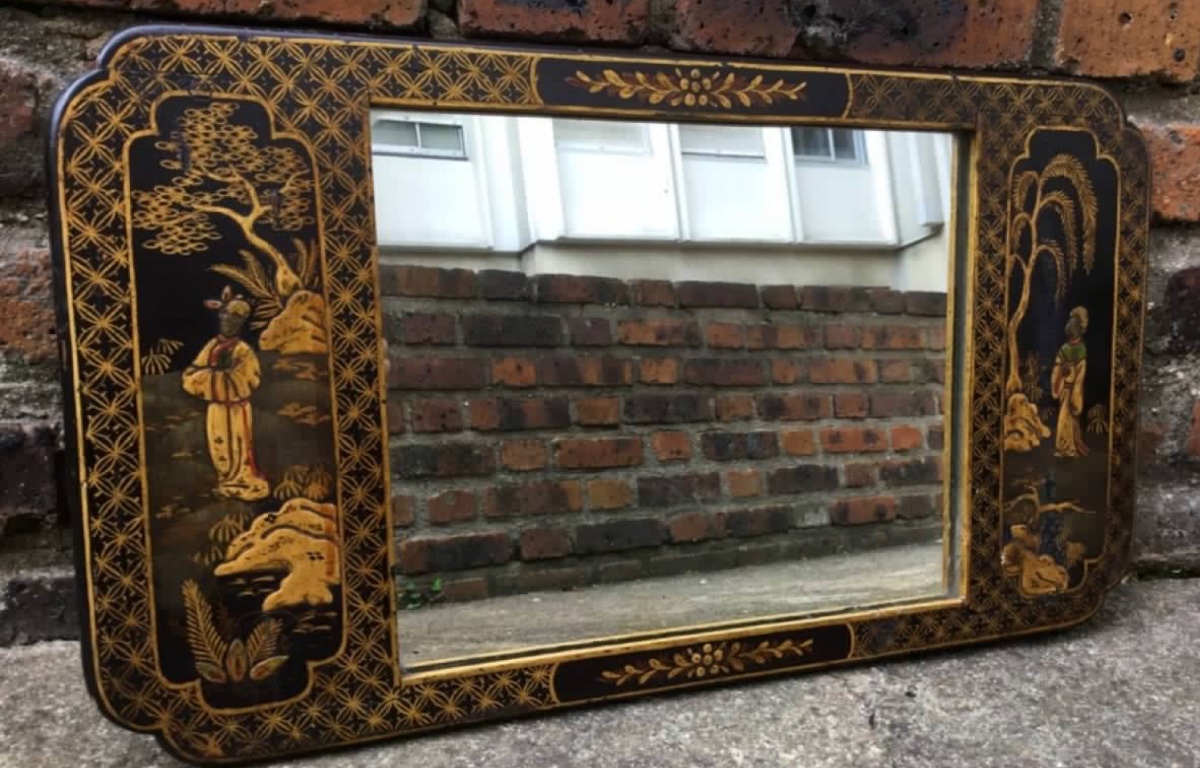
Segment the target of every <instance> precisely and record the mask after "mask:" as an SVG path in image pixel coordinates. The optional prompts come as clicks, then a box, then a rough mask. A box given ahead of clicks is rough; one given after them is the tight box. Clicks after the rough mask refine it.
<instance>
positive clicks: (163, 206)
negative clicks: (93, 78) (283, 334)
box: [133, 101, 314, 305]
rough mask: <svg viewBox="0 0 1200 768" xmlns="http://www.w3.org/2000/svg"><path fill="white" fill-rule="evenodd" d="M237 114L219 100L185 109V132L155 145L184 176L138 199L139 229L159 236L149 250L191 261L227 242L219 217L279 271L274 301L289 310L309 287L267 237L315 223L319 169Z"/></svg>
mask: <svg viewBox="0 0 1200 768" xmlns="http://www.w3.org/2000/svg"><path fill="white" fill-rule="evenodd" d="M238 109H239V105H238V104H236V103H234V102H228V101H218V102H213V103H211V104H209V105H207V106H204V107H195V108H190V109H186V110H184V112H183V116H182V118H181V119H180V121H179V126H178V130H176V131H174V132H172V133H171V134H170V137H169V138H167V139H163V140H160V141H158V142H156V144H155V147H156V148H157V149H159V150H160V151H162V152H165V153H166V154H167V158H166V159H164V160H162V161H161V166H162V167H163V168H166V169H168V170H171V171H175V172H177V175H175V176H174V177H173V178H172V179H171V181H170V183H168V184H159V185H157V186H155V187H154V188H153V189H150V190H138V191H135V192H134V193H133V204H134V212H133V224H134V226H135V227H137V228H138V229H140V230H144V231H149V232H154V233H155V236H154V237H153V238H152V239H151V240H149V241H148V242H147V243H146V247H147V248H150V249H153V250H156V251H160V252H162V253H165V254H170V255H177V256H187V255H191V254H196V253H203V252H205V251H207V250H208V249H209V247H210V246H211V245H212V244H213V243H216V242H217V241H219V240H220V239H221V234H220V232H219V230H218V227H217V223H216V221H217V220H218V219H225V220H226V221H229V222H232V223H233V224H235V225H236V226H237V227H238V229H239V230H241V233H242V236H243V237H244V238H245V243H246V244H247V245H249V246H250V247H251V248H252V249H254V251H255V252H256V253H257V254H258V255H259V256H262V257H266V258H267V259H268V261H269V262H270V264H271V265H272V267H273V269H274V275H273V283H274V285H273V287H274V297H273V298H274V299H275V301H276V302H278V303H279V305H282V303H283V301H284V300H286V299H287V297H288V296H290V295H291V294H292V293H294V292H295V291H296V290H298V289H300V288H302V287H303V284H302V280H301V277H300V276H299V275H298V274H297V271H296V270H295V269H294V268H293V267H292V266H291V265H290V264H289V263H288V260H287V258H285V257H284V255H283V253H282V252H280V250H279V249H278V248H277V247H276V246H275V245H274V244H272V243H271V242H270V241H269V240H268V239H267V238H266V237H264V232H274V233H286V232H297V231H299V230H301V229H302V228H304V227H305V226H307V225H309V224H312V223H313V221H314V218H313V215H312V210H311V208H312V203H311V192H312V188H313V182H312V168H311V165H310V161H309V159H308V158H307V157H305V156H304V155H303V154H302V153H300V152H297V151H296V149H295V148H294V147H291V146H287V145H285V144H279V143H276V144H272V143H269V142H267V141H263V140H262V137H260V136H259V134H258V132H257V131H256V130H255V129H254V128H252V127H251V126H249V125H243V124H238V123H237V122H235V120H234V118H235V117H236V115H237V112H238Z"/></svg>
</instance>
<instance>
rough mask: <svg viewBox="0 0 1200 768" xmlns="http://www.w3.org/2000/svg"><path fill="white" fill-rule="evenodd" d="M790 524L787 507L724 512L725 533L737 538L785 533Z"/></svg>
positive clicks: (790, 517) (789, 514)
mask: <svg viewBox="0 0 1200 768" xmlns="http://www.w3.org/2000/svg"><path fill="white" fill-rule="evenodd" d="M791 525H792V515H791V512H790V511H789V510H788V508H787V507H763V508H761V509H736V510H731V511H729V512H727V513H725V533H726V534H728V535H729V536H735V537H737V538H748V537H751V536H766V535H768V534H772V533H786V532H787V530H788V529H789V528H790V527H791Z"/></svg>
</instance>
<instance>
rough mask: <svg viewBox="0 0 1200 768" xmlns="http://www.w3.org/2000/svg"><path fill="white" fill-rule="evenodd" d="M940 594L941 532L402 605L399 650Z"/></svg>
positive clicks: (440, 649) (471, 650) (575, 636)
mask: <svg viewBox="0 0 1200 768" xmlns="http://www.w3.org/2000/svg"><path fill="white" fill-rule="evenodd" d="M866 561H869V562H866ZM864 566H868V567H864ZM945 595H946V589H945V587H944V581H943V570H942V542H940V541H938V542H930V543H926V544H908V545H904V546H894V547H889V548H886V549H881V550H878V551H875V552H870V553H862V552H857V553H849V554H843V555H831V556H828V557H821V558H814V559H809V560H801V561H788V562H779V563H771V564H767V565H758V566H749V567H744V568H737V569H733V570H727V571H718V572H714V573H691V574H686V575H681V576H672V577H665V578H659V579H643V580H640V581H631V582H624V583H619V584H602V585H596V586H592V587H585V588H580V589H576V590H569V591H553V592H534V593H528V594H523V595H512V596H508V597H497V598H492V599H489V600H480V601H473V602H468V603H457V604H449V605H433V606H429V607H425V608H421V609H418V610H412V611H401V612H400V614H399V619H398V621H399V634H400V659H401V663H402V664H403V666H404V668H405V669H412V668H414V667H417V666H427V665H430V664H432V663H436V664H438V665H439V666H441V665H442V664H444V663H446V662H449V661H451V660H466V659H468V658H480V657H484V656H487V655H497V654H505V653H512V652H514V651H524V650H528V649H530V648H532V647H535V646H549V645H556V644H562V643H578V642H586V641H589V640H591V641H595V640H602V639H604V638H606V637H614V636H618V635H628V634H635V633H646V634H661V633H665V632H671V633H678V632H679V631H681V630H682V629H684V628H686V627H692V626H696V625H701V624H711V623H714V622H719V623H720V624H722V625H727V624H734V623H738V622H748V621H756V622H757V621H762V620H764V619H765V618H766V617H774V616H781V615H789V614H791V615H805V616H811V615H812V614H814V613H819V612H825V611H833V610H838V611H851V610H854V609H856V608H862V607H867V606H872V605H877V604H881V603H888V604H895V603H898V602H900V601H904V602H914V601H921V600H928V599H936V598H939V597H943V596H945Z"/></svg>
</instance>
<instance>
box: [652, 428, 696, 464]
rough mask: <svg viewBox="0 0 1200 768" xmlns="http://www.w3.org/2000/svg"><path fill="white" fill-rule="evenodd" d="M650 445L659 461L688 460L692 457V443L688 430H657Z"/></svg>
mask: <svg viewBox="0 0 1200 768" xmlns="http://www.w3.org/2000/svg"><path fill="white" fill-rule="evenodd" d="M650 447H651V448H652V449H653V450H654V455H655V457H657V458H658V460H659V461H687V460H688V459H690V458H691V457H692V443H691V439H690V438H689V437H688V434H687V433H686V432H655V433H654V434H653V435H651V436H650Z"/></svg>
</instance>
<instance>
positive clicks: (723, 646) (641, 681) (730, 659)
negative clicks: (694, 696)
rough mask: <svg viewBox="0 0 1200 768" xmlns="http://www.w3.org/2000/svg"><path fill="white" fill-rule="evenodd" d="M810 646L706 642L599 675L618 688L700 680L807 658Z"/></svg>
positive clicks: (807, 642) (803, 643)
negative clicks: (659, 678) (660, 681)
mask: <svg viewBox="0 0 1200 768" xmlns="http://www.w3.org/2000/svg"><path fill="white" fill-rule="evenodd" d="M812 645H813V641H812V640H811V639H809V640H804V641H801V642H796V641H794V640H784V641H783V642H781V643H771V642H770V641H768V640H764V641H762V642H761V643H759V644H758V645H755V646H749V645H746V646H744V645H742V644H741V643H736V642H735V643H728V642H721V643H715V644H714V643H705V644H704V645H703V646H701V647H700V648H698V649H694V648H688V649H687V650H685V651H683V652H681V653H676V654H675V655H674V656H671V657H670V658H669V659H666V660H664V659H662V658H656V659H650V660H649V661H648V662H646V664H645V666H637V665H634V664H626V665H625V666H624V667H623V668H622V669H620V670H606V671H604V672H601V673H600V677H601V678H603V679H604V680H607V681H609V682H610V683H612V684H613V685H617V686H621V685H624V684H625V683H628V682H630V681H631V680H636V681H637V684H638V685H645V684H646V683H647V682H649V681H651V680H653V679H654V678H655V677H657V676H659V675H664V676H665V678H666V679H667V680H674V679H676V678H678V677H683V678H685V679H687V680H699V679H701V678H705V677H717V676H718V675H726V674H729V673H730V672H745V671H746V670H747V669H748V668H749V667H751V666H762V665H763V664H766V663H767V662H769V661H777V660H779V659H782V658H784V657H785V656H796V657H798V658H799V657H803V656H807V655H808V654H809V653H810V652H811V651H812Z"/></svg>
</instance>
